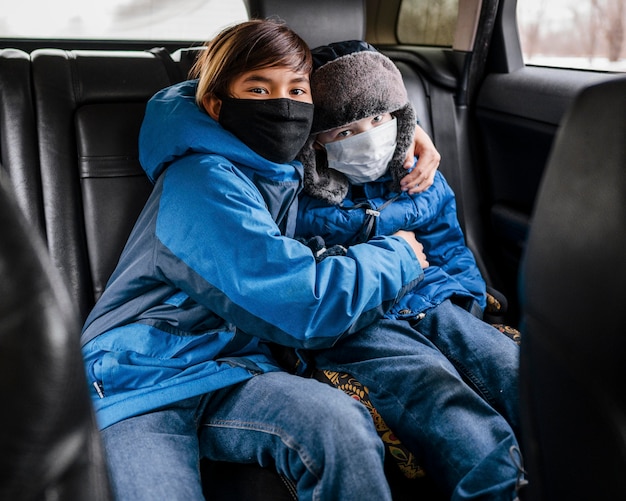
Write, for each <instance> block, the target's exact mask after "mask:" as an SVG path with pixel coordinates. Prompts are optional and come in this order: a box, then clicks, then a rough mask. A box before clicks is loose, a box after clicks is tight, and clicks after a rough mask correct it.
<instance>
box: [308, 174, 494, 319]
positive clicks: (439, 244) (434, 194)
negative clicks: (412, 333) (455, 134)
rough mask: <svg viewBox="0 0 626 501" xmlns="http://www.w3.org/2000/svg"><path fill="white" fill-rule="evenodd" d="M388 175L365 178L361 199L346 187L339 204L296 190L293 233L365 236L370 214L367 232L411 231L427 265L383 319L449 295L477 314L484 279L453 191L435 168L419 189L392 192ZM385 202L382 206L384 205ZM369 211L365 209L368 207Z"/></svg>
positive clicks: (336, 239) (349, 239) (346, 238)
mask: <svg viewBox="0 0 626 501" xmlns="http://www.w3.org/2000/svg"><path fill="white" fill-rule="evenodd" d="M388 181H389V179H385V178H383V179H381V180H380V181H376V182H372V183H367V184H365V185H364V186H363V191H364V193H363V194H362V195H361V198H357V196H354V191H355V189H354V187H351V188H350V190H349V192H348V195H347V197H346V199H345V200H344V201H343V203H342V204H341V206H339V205H329V204H328V202H324V201H322V200H318V199H316V198H312V197H311V196H309V195H302V197H301V200H300V204H299V210H298V224H297V228H296V234H297V235H298V236H300V237H302V238H310V237H312V236H314V235H319V236H321V237H322V238H323V239H324V241H325V242H326V244H328V245H336V244H339V245H346V244H347V245H350V244H352V243H355V242H359V241H362V240H363V238H367V237H366V236H364V235H363V228H364V227H366V226H367V224H366V223H367V220H368V217H370V218H373V219H372V222H373V223H374V225H373V226H372V230H371V231H372V233H370V237H371V235H374V236H380V235H391V234H393V233H395V232H396V231H398V230H401V229H402V230H413V231H414V232H415V236H416V238H417V240H418V241H419V242H421V243H422V245H423V246H424V252H425V253H426V257H427V259H428V262H429V264H430V266H429V267H428V268H426V270H425V273H424V280H422V281H421V282H419V283H418V284H417V286H416V287H415V288H413V289H412V290H411V291H410V292H409V293H408V294H406V295H405V296H404V297H402V298H401V299H400V300H399V301H398V302H397V303H395V304H394V305H393V306H392V308H391V309H390V310H389V311H388V312H387V315H386V316H387V317H389V318H413V317H416V316H418V315H419V314H420V313H422V312H424V311H425V310H427V309H429V308H432V307H434V306H437V305H438V304H440V303H441V302H443V301H444V300H446V299H453V300H454V301H456V302H457V303H458V304H460V305H461V306H463V307H465V308H467V309H468V310H470V311H472V313H474V314H476V315H477V316H482V312H483V311H484V308H485V306H486V295H485V289H486V286H485V282H484V280H483V278H482V276H481V274H480V271H479V269H478V266H477V265H476V260H475V259H474V256H473V254H472V252H471V251H470V250H469V248H467V246H466V245H465V238H464V236H463V232H462V231H461V227H460V225H459V222H458V219H457V215H456V201H455V197H454V193H453V191H452V189H451V188H450V186H449V185H448V183H447V182H446V180H445V179H444V177H443V175H442V174H441V172H437V173H436V175H435V179H434V182H433V185H432V186H431V187H430V188H429V189H428V190H426V191H425V192H423V193H419V194H415V195H409V194H407V193H403V194H401V195H399V196H398V198H397V199H395V200H393V201H392V202H390V201H391V200H392V199H394V197H396V196H397V195H398V194H397V193H392V192H390V191H389V189H388V188H387V185H388ZM385 204H387V205H385ZM368 208H370V209H374V210H376V209H378V212H379V215H378V216H377V217H375V216H368V214H367V213H366V211H367V209H368ZM370 212H371V210H370Z"/></svg>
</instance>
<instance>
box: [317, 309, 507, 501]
mask: <svg viewBox="0 0 626 501" xmlns="http://www.w3.org/2000/svg"><path fill="white" fill-rule="evenodd" d="M518 363H519V348H518V346H517V345H516V344H515V343H514V342H513V341H512V340H511V339H509V338H507V337H506V336H504V335H503V334H502V333H500V332H499V331H498V330H496V329H494V328H493V327H492V326H490V325H489V324H487V323H485V322H483V321H482V320H479V319H477V318H476V317H474V316H473V315H472V314H470V313H468V312H467V311H466V310H464V309H462V308H460V307H458V306H456V305H453V304H452V303H451V302H450V301H446V302H444V303H443V304H441V305H440V306H438V307H436V308H433V309H431V310H429V311H428V312H427V314H426V316H425V318H424V319H423V320H421V321H419V322H417V323H416V324H414V325H413V326H411V325H410V324H409V323H408V322H407V321H400V320H381V321H379V322H377V323H376V324H374V325H372V326H370V327H368V328H366V329H364V330H362V331H360V332H358V333H356V334H354V335H352V336H349V337H346V338H344V339H342V340H341V341H340V342H339V343H338V344H337V345H335V346H334V347H333V348H332V349H329V350H324V351H321V352H317V354H316V356H315V364H316V367H317V368H319V369H329V370H336V371H342V372H347V373H349V374H351V375H352V376H354V377H355V378H356V379H357V380H359V381H360V382H361V383H362V384H364V385H365V386H367V387H368V389H369V391H370V398H371V400H372V403H373V404H374V406H375V407H376V409H377V410H378V411H379V412H380V414H381V416H382V417H383V419H384V420H385V422H386V423H387V425H389V427H390V428H391V429H392V430H393V431H394V432H395V434H396V435H397V436H398V438H400V440H402V442H403V443H404V445H405V446H407V447H408V448H409V449H410V450H411V451H412V452H413V453H414V454H416V456H417V457H418V459H419V461H420V463H421V464H422V465H423V467H424V469H425V471H426V473H427V474H428V475H429V476H430V477H431V478H432V479H433V480H434V481H435V482H437V483H438V484H439V485H440V487H441V488H442V490H443V491H444V493H445V494H446V495H447V496H448V498H449V499H452V500H455V501H456V500H469V499H481V500H482V499H489V500H502V501H511V500H512V499H514V497H515V487H516V479H517V475H518V468H517V467H516V462H515V460H516V459H518V458H517V457H511V454H512V451H511V448H512V447H515V448H517V446H518V444H517V440H516V438H515V433H514V430H513V429H514V428H517V426H518V423H519V419H518V414H519V413H518V408H517V406H518ZM517 453H519V450H517ZM514 456H515V454H514Z"/></svg>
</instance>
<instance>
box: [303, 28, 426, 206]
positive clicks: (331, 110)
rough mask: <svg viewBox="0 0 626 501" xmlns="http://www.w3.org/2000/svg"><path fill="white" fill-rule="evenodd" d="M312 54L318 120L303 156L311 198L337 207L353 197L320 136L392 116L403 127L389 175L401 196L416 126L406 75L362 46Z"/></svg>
mask: <svg viewBox="0 0 626 501" xmlns="http://www.w3.org/2000/svg"><path fill="white" fill-rule="evenodd" d="M312 52H313V61H314V70H313V74H312V76H311V93H312V95H313V104H314V105H315V114H314V118H313V127H312V129H311V136H310V137H309V139H308V140H307V142H306V144H305V145H304V147H303V148H302V150H301V151H300V154H299V156H298V159H299V160H300V161H301V162H302V163H303V165H304V190H305V192H306V193H308V194H309V195H311V196H313V197H316V198H320V199H322V200H325V201H327V202H329V203H332V204H339V203H341V202H342V201H343V199H344V198H345V197H346V195H347V193H348V186H349V182H348V179H347V178H346V177H345V176H344V175H343V174H342V173H340V172H339V171H336V170H334V169H329V168H328V162H327V160H326V152H325V151H324V150H318V149H315V148H314V147H313V144H314V142H315V138H316V136H317V134H319V133H320V132H325V131H328V130H331V129H334V128H336V127H341V126H343V125H347V124H349V123H352V122H355V121H357V120H361V119H363V118H366V117H369V116H374V115H379V114H382V113H387V112H389V113H391V115H392V116H394V117H395V118H396V123H397V127H398V133H397V139H396V141H397V146H396V150H395V152H394V154H393V157H392V159H391V161H390V162H389V172H390V174H391V176H392V178H393V181H392V183H393V186H392V188H393V189H394V190H397V191H399V186H400V184H399V183H400V179H402V177H404V176H405V175H406V173H407V171H406V169H405V168H404V167H403V164H404V158H405V156H406V152H407V150H408V148H409V146H411V145H412V144H413V137H414V133H415V125H416V117H415V111H414V110H413V106H411V103H410V102H409V99H408V96H407V92H406V88H405V86H404V82H403V80H402V75H401V74H400V71H399V70H398V68H396V66H395V65H394V64H393V62H392V61H391V60H390V59H389V58H388V57H387V56H385V55H383V54H381V53H380V52H378V51H377V50H376V49H375V48H374V47H372V46H371V45H370V44H368V43H366V42H362V41H360V40H351V41H347V42H338V43H334V44H330V45H325V46H322V47H318V48H316V49H313V51H312Z"/></svg>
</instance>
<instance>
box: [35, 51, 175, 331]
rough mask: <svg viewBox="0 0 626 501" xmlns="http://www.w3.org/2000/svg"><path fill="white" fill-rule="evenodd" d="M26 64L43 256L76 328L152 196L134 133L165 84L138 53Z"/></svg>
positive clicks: (49, 57)
mask: <svg viewBox="0 0 626 501" xmlns="http://www.w3.org/2000/svg"><path fill="white" fill-rule="evenodd" d="M31 60H32V76H33V90H34V99H35V106H36V110H37V130H38V136H39V151H40V165H41V167H40V168H41V179H42V190H43V201H44V211H45V224H46V231H47V235H48V250H49V252H50V256H51V258H52V261H53V263H54V265H55V266H56V267H57V268H58V269H59V270H60V271H61V273H62V275H63V277H64V278H65V279H66V280H67V283H68V285H69V288H70V292H71V294H72V296H73V298H74V301H75V303H76V304H77V306H78V311H79V315H80V318H81V319H82V320H84V319H85V318H86V316H87V314H88V313H89V311H90V310H91V308H92V307H93V305H94V303H95V301H96V300H97V299H98V297H99V296H100V294H101V293H102V291H103V289H104V287H105V285H106V282H107V280H108V278H109V276H110V274H111V272H112V271H113V269H114V267H115V264H116V263H117V259H118V257H119V254H120V253H121V251H122V247H123V245H124V243H125V241H126V238H127V237H128V235H129V233H130V230H131V229H132V227H133V225H134V223H135V220H136V218H137V216H138V214H139V212H140V211H141V209H142V207H143V204H144V202H145V200H146V199H147V197H148V195H149V193H150V190H151V189H152V186H151V184H150V182H149V181H148V179H147V177H146V176H145V174H144V172H143V170H142V169H141V166H140V165H139V160H138V150H137V138H138V135H139V127H140V126H141V121H142V120H143V114H144V110H145V105H146V102H147V101H148V99H149V98H150V97H151V96H152V95H153V94H154V93H155V92H157V91H158V90H160V89H162V88H163V87H166V86H168V85H170V84H171V83H172V81H171V79H170V75H169V74H168V67H167V66H166V65H165V64H163V62H162V60H161V59H160V58H159V57H156V56H155V55H154V54H152V53H149V52H143V51H128V52H122V53H115V52H106V51H63V50H57V49H40V50H36V51H34V52H33V53H32V54H31Z"/></svg>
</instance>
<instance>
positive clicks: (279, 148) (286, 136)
mask: <svg viewBox="0 0 626 501" xmlns="http://www.w3.org/2000/svg"><path fill="white" fill-rule="evenodd" d="M312 122H313V105H312V104H310V103H303V102H301V101H295V100H294V99H285V98H281V99H235V98H231V97H227V98H223V99H222V107H221V109H220V116H219V123H220V124H221V125H222V127H224V128H225V129H226V130H227V131H230V132H232V133H233V134H234V135H235V136H237V137H238V138H239V139H240V140H241V141H242V142H244V143H245V144H246V146H248V147H249V148H251V149H252V150H254V151H255V152H256V153H258V154H259V155H261V156H262V157H264V158H267V159H268V160H270V161H272V162H276V163H280V164H284V163H287V162H291V161H292V160H293V159H294V158H296V155H297V154H298V152H299V151H300V149H301V148H302V146H304V143H305V141H306V140H307V138H308V137H309V133H310V132H311V124H312Z"/></svg>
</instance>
